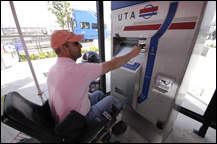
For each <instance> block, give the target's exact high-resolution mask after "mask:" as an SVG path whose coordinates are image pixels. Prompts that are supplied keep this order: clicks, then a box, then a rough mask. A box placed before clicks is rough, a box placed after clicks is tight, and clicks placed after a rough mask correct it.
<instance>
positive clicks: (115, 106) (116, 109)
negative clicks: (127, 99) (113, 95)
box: [111, 101, 123, 117]
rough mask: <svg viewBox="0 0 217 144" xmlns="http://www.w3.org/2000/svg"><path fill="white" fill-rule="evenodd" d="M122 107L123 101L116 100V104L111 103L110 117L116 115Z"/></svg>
mask: <svg viewBox="0 0 217 144" xmlns="http://www.w3.org/2000/svg"><path fill="white" fill-rule="evenodd" d="M122 107H123V101H118V102H116V104H113V105H112V106H111V115H112V117H116V116H117V115H118V114H119V113H120V111H121V109H122Z"/></svg>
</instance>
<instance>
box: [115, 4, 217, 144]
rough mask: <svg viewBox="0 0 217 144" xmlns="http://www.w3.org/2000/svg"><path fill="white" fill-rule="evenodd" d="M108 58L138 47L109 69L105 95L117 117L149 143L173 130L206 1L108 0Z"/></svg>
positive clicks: (197, 49)
mask: <svg viewBox="0 0 217 144" xmlns="http://www.w3.org/2000/svg"><path fill="white" fill-rule="evenodd" d="M111 10H112V12H111V21H112V39H111V45H112V52H111V55H112V57H119V56H122V55H124V54H127V53H129V52H130V51H131V49H132V48H133V46H135V45H142V46H143V48H144V49H142V50H141V52H140V54H139V55H138V56H137V57H135V58H133V59H131V60H130V61H129V62H128V63H127V64H125V65H124V66H122V67H120V68H118V69H116V70H113V71H112V72H111V95H113V96H115V97H116V98H117V99H121V100H123V101H124V103H125V105H126V107H125V108H124V112H123V119H124V121H126V123H127V124H128V125H130V126H131V127H132V128H134V129H135V130H136V131H137V132H138V133H139V134H140V135H141V136H143V137H144V138H146V139H147V140H148V141H149V142H164V141H165V139H166V138H167V136H168V134H169V133H170V131H171V130H172V128H173V125H174V123H175V119H176V117H177V115H178V111H179V106H181V104H182V102H183V99H184V96H185V94H186V91H187V89H188V86H189V82H190V81H189V79H190V77H191V75H192V73H193V72H194V68H195V66H194V64H195V62H196V61H197V59H198V58H199V56H200V54H201V52H202V49H203V45H204V43H205V40H206V36H207V32H208V31H209V26H210V24H211V21H212V16H210V15H209V14H210V13H214V11H215V6H214V5H213V2H207V1H175V2H174V1H153V2H150V1H148V2H142V1H126V2H125V1H114V2H113V1H112V2H111Z"/></svg>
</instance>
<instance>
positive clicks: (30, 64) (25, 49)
mask: <svg viewBox="0 0 217 144" xmlns="http://www.w3.org/2000/svg"><path fill="white" fill-rule="evenodd" d="M9 3H10V6H11V11H12V13H13V17H14V21H15V23H16V27H17V31H18V33H19V36H20V40H21V43H22V45H23V49H24V52H25V54H26V58H27V61H28V63H29V67H30V70H31V72H32V76H33V78H34V81H35V84H36V87H37V90H38V96H39V97H40V98H41V101H42V103H44V100H43V97H42V92H41V89H40V87H39V84H38V80H37V78H36V75H35V71H34V69H33V66H32V63H31V60H30V57H29V53H28V51H27V48H26V44H25V42H24V39H23V34H22V32H21V29H20V24H19V21H18V19H17V14H16V11H15V8H14V3H13V1H9Z"/></svg>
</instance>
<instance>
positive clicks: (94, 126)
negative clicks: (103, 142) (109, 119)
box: [75, 117, 106, 143]
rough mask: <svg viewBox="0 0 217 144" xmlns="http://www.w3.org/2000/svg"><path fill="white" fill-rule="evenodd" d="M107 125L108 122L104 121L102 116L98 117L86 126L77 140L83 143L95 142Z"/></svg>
mask: <svg viewBox="0 0 217 144" xmlns="http://www.w3.org/2000/svg"><path fill="white" fill-rule="evenodd" d="M105 127H106V122H105V121H103V120H102V119H101V118H100V117H96V118H94V119H93V120H92V121H91V122H90V123H89V124H88V125H86V126H85V128H84V129H83V130H82V132H81V133H80V134H79V136H78V137H77V138H76V139H75V141H77V142H81V143H88V142H93V140H97V139H98V138H99V136H100V133H101V132H102V131H104V128H105Z"/></svg>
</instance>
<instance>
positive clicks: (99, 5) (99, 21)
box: [96, 1, 106, 94]
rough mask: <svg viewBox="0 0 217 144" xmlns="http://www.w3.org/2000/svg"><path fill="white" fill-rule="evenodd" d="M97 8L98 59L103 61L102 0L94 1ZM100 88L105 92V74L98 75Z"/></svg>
mask: <svg viewBox="0 0 217 144" xmlns="http://www.w3.org/2000/svg"><path fill="white" fill-rule="evenodd" d="M96 8H97V26H98V43H99V61H100V63H102V62H105V42H104V40H105V38H104V17H103V1H96ZM100 88H101V90H102V92H103V93H104V94H106V79H105V75H103V76H101V77H100Z"/></svg>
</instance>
